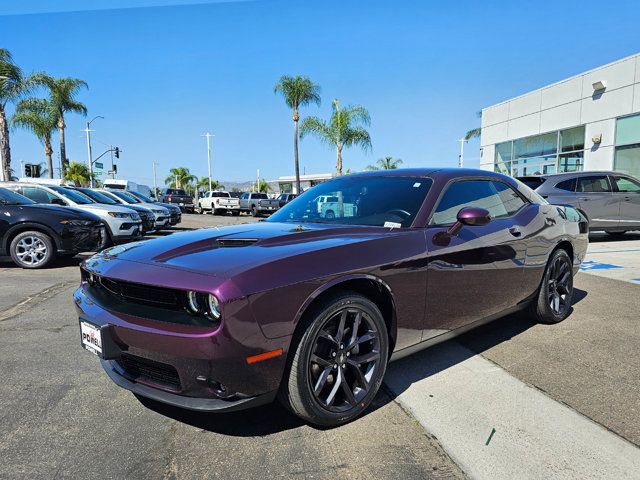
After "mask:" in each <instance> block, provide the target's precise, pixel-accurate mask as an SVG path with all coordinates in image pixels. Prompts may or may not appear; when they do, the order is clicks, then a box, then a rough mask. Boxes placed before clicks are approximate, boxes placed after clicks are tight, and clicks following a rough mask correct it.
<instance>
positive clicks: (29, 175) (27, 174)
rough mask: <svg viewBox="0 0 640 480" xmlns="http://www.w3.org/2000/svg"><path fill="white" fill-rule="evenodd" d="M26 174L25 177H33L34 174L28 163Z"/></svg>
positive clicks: (25, 169)
mask: <svg viewBox="0 0 640 480" xmlns="http://www.w3.org/2000/svg"><path fill="white" fill-rule="evenodd" d="M24 176H25V177H32V176H33V175H32V174H31V165H29V164H28V163H27V164H26V165H25V166H24Z"/></svg>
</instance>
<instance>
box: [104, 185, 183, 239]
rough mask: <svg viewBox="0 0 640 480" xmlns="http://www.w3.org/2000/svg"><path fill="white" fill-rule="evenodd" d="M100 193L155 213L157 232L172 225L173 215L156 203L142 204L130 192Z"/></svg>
mask: <svg viewBox="0 0 640 480" xmlns="http://www.w3.org/2000/svg"><path fill="white" fill-rule="evenodd" d="M100 193H103V194H105V195H109V197H111V198H113V199H114V200H116V201H117V202H119V203H121V204H122V205H137V206H139V207H145V208H148V209H149V210H151V211H152V212H153V215H154V216H155V222H156V227H155V228H156V230H159V229H162V228H169V227H170V226H171V224H170V220H171V213H170V212H169V209H168V208H165V207H162V206H160V205H157V204H155V203H146V202H142V201H140V199H139V198H137V197H135V196H133V195H131V194H130V193H129V192H126V191H124V190H108V189H107V190H104V189H102V190H100Z"/></svg>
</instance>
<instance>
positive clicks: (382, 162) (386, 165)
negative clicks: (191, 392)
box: [367, 155, 402, 170]
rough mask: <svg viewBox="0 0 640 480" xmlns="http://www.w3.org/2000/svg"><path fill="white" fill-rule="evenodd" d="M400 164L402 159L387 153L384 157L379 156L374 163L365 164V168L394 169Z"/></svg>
mask: <svg viewBox="0 0 640 480" xmlns="http://www.w3.org/2000/svg"><path fill="white" fill-rule="evenodd" d="M400 165H402V159H400V158H393V157H392V156H391V155H387V156H386V157H384V158H379V159H378V161H377V162H376V163H375V165H367V170H395V169H396V168H398V167H399V166H400Z"/></svg>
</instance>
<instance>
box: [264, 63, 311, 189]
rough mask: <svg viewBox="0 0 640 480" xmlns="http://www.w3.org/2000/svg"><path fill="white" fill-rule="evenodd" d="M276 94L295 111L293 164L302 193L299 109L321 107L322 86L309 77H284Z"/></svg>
mask: <svg viewBox="0 0 640 480" xmlns="http://www.w3.org/2000/svg"><path fill="white" fill-rule="evenodd" d="M273 92H274V93H280V94H281V95H282V96H283V98H284V101H285V103H286V104H287V107H289V108H291V109H292V110H293V163H294V165H295V171H296V192H298V193H300V164H299V162H298V121H299V120H300V112H299V108H300V107H302V106H305V105H309V104H311V103H315V104H316V105H320V86H319V85H317V84H315V83H313V82H312V81H311V79H310V78H309V77H303V76H300V75H297V76H295V77H290V76H288V75H283V76H282V77H280V80H278V83H276V84H275V86H274V87H273Z"/></svg>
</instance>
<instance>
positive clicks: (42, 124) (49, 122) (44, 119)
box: [11, 98, 57, 178]
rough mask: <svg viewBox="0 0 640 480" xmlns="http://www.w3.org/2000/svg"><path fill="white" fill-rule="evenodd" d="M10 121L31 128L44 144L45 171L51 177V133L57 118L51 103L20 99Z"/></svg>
mask: <svg viewBox="0 0 640 480" xmlns="http://www.w3.org/2000/svg"><path fill="white" fill-rule="evenodd" d="M11 123H12V125H14V126H17V127H22V128H26V129H28V130H31V131H32V132H33V133H34V134H35V136H36V137H38V139H39V140H40V141H41V142H42V143H43V144H44V154H45V156H46V157H47V170H46V171H47V172H48V173H49V178H53V159H52V155H53V148H52V147H51V134H52V133H53V132H54V131H55V129H56V124H57V119H56V115H55V112H54V111H53V109H52V107H51V103H50V102H49V101H48V100H44V99H37V98H28V99H25V100H21V101H20V102H19V103H18V106H17V107H16V113H15V114H14V116H13V119H12V120H11ZM41 174H44V172H42V173H41Z"/></svg>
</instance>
